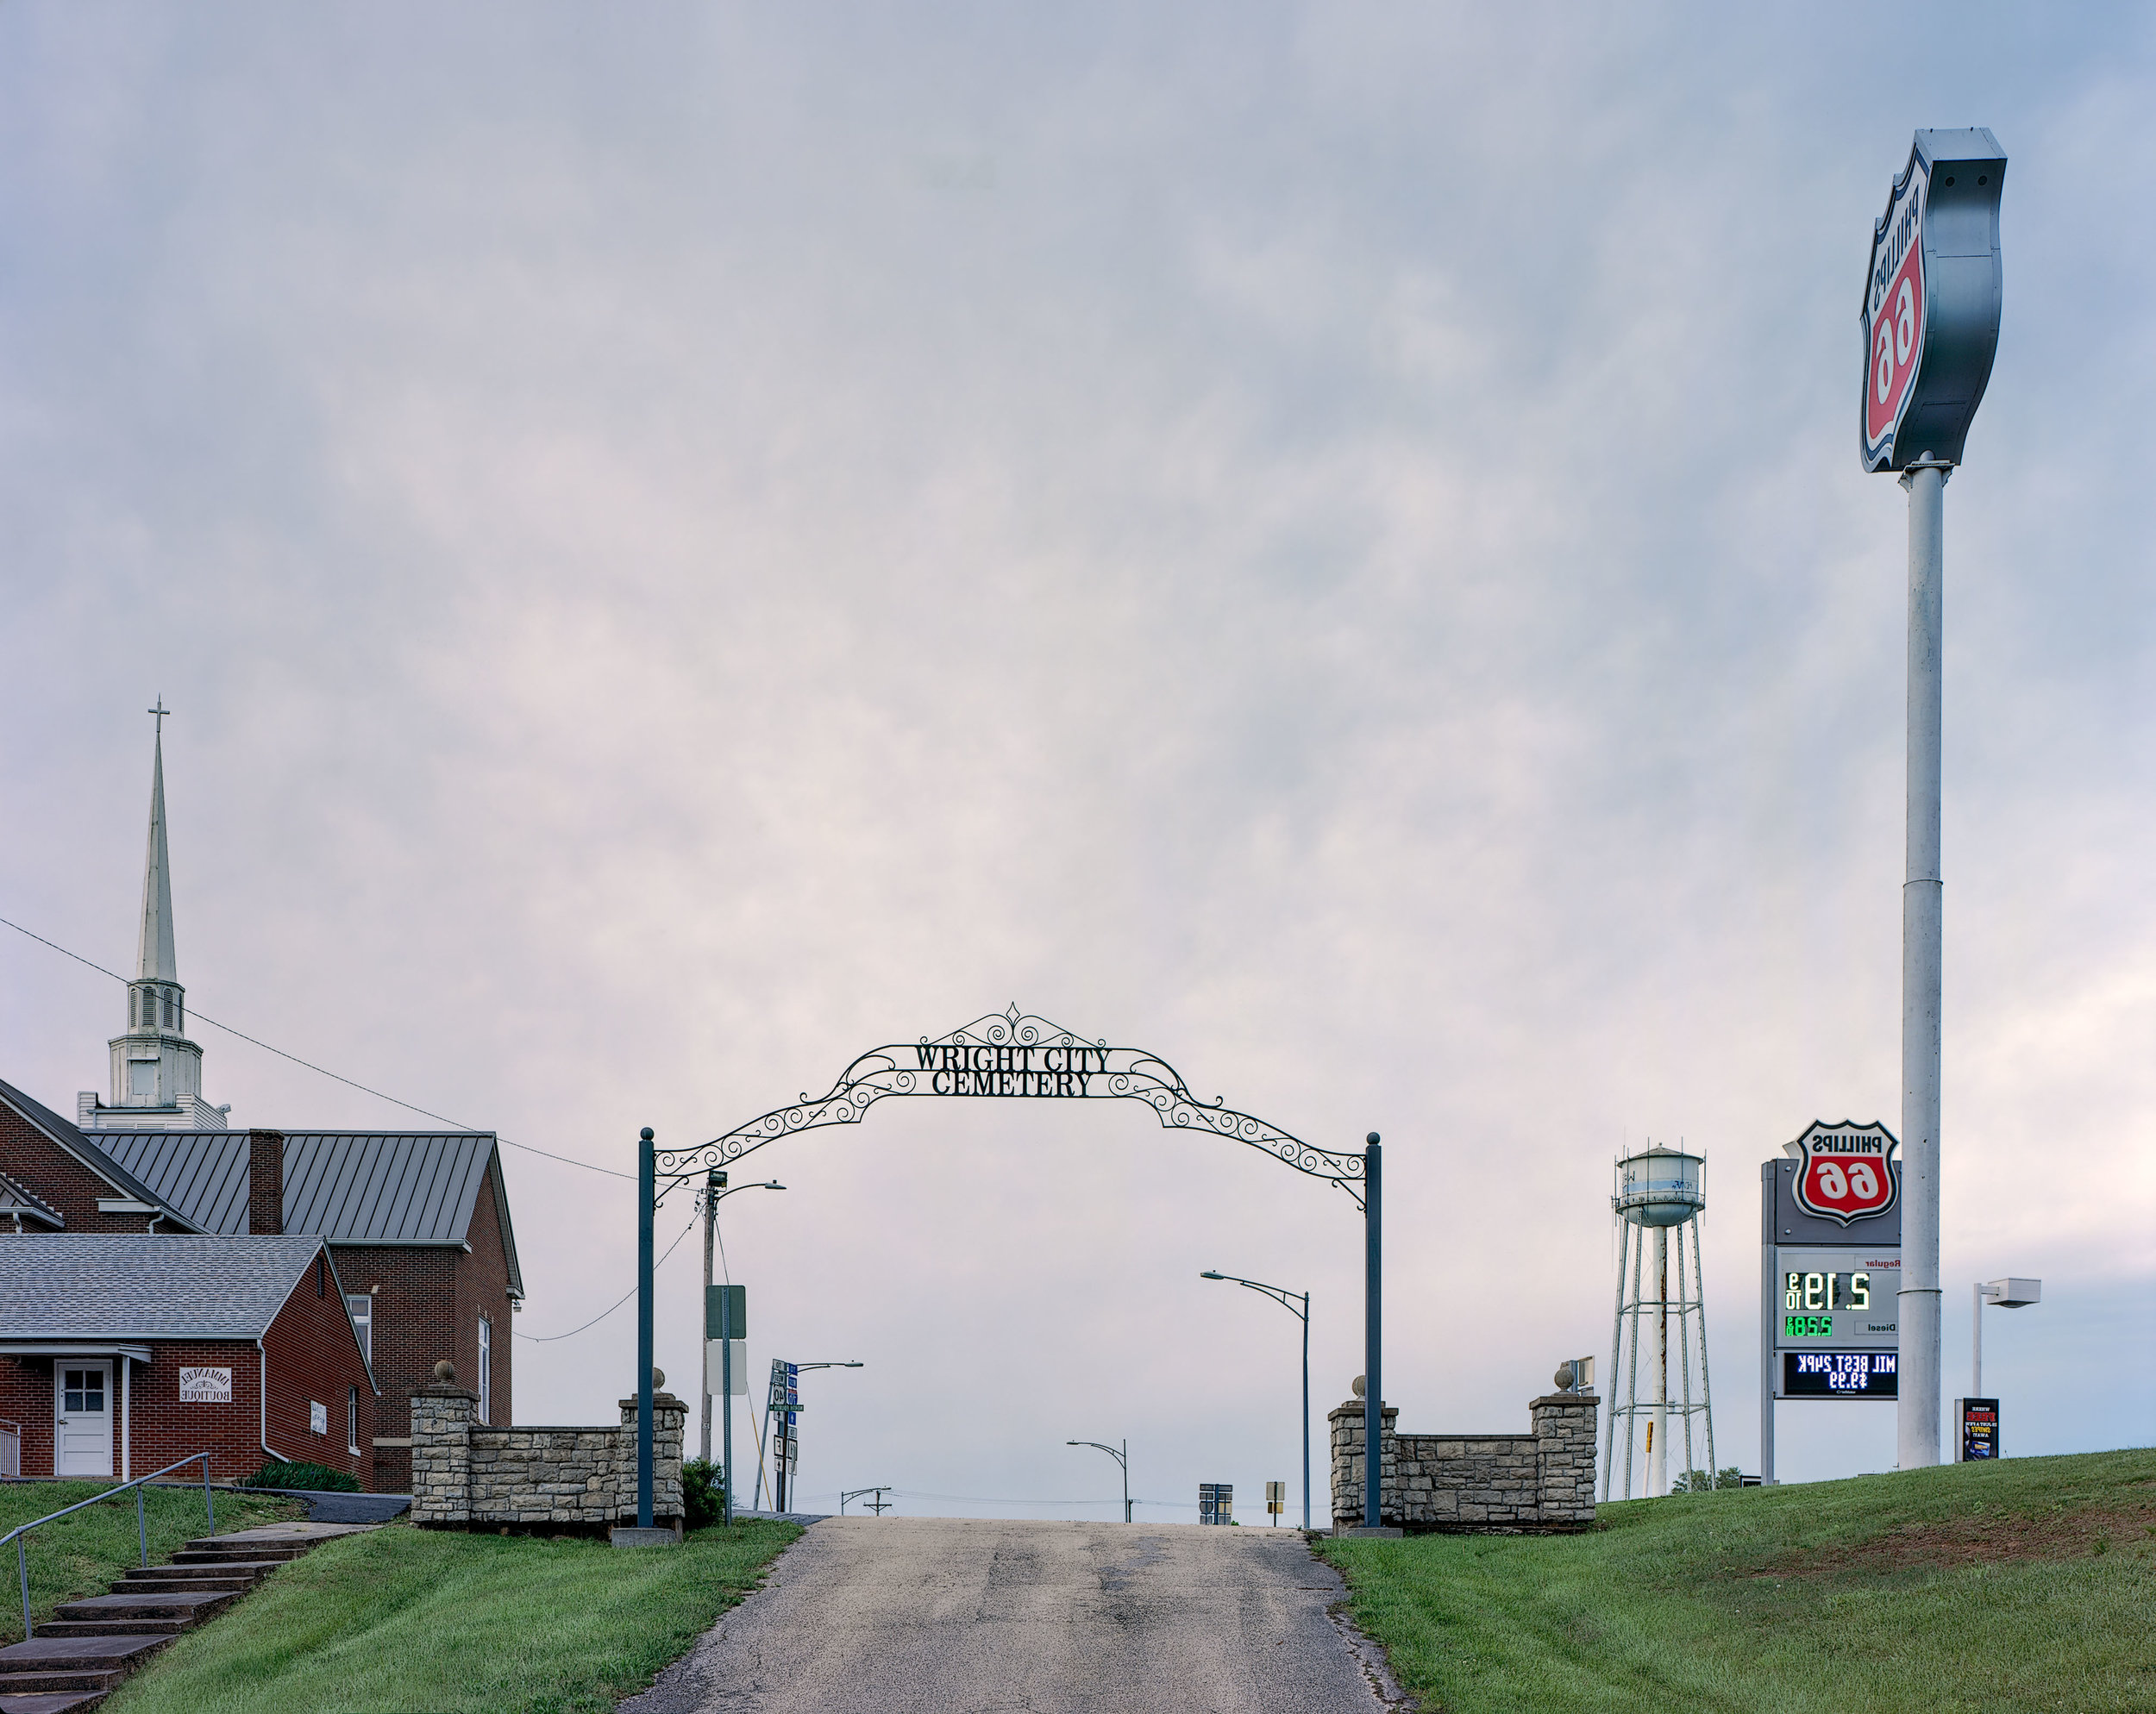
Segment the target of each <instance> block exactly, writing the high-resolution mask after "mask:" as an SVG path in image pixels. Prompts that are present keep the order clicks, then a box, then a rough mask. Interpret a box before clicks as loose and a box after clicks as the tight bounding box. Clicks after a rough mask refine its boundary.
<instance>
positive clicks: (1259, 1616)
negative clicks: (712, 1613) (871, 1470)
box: [621, 1517, 1389, 1714]
mask: <svg viewBox="0 0 2156 1714" xmlns="http://www.w3.org/2000/svg"><path fill="white" fill-rule="evenodd" d="M645 1551H664V1550H663V1549H646V1550H645ZM1343 1596H1344V1589H1343V1587H1342V1586H1341V1583H1340V1580H1339V1577H1338V1573H1335V1572H1333V1571H1332V1569H1331V1568H1330V1567H1326V1566H1325V1565H1323V1564H1321V1563H1320V1562H1319V1561H1317V1560H1316V1559H1314V1558H1313V1557H1312V1556H1311V1554H1310V1550H1309V1548H1307V1547H1306V1546H1305V1545H1304V1543H1303V1541H1302V1538H1301V1536H1300V1535H1298V1534H1297V1533H1295V1532H1294V1531H1293V1530H1289V1529H1256V1528H1253V1529H1207V1528H1201V1527H1200V1526H1198V1525H1195V1524H1168V1525H1154V1524H1145V1523H1137V1524H1119V1523H1016V1522H1008V1521H1003V1520H993V1521H990V1520H974V1519H942V1518H895V1517H886V1518H873V1517H843V1518H838V1517H834V1518H827V1519H825V1520H824V1522H823V1523H818V1524H817V1525H815V1526H814V1527H813V1528H812V1529H810V1530H809V1532H808V1533H807V1534H806V1535H805V1536H803V1537H802V1538H801V1539H800V1540H799V1542H796V1543H794V1545H793V1547H791V1548H788V1549H787V1552H786V1553H785V1554H783V1555H782V1556H781V1557H780V1560H779V1561H778V1564H777V1565H776V1567H774V1570H773V1572H772V1574H771V1577H770V1579H769V1580H768V1582H767V1583H766V1584H765V1586H763V1588H762V1589H761V1590H759V1591H758V1592H756V1593H755V1594H754V1595H752V1596H750V1597H749V1599H748V1600H746V1601H744V1602H743V1603H742V1605H740V1606H738V1607H736V1608H735V1609H733V1610H732V1611H730V1612H729V1613H727V1614H726V1615H725V1616H724V1617H722V1618H721V1619H720V1620H719V1622H718V1624H716V1625H715V1626H713V1627H712V1629H711V1630H710V1631H709V1632H708V1633H707V1634H706V1635H705V1637H704V1638H703V1640H702V1641H701V1642H699V1643H698V1644H697V1646H696V1648H694V1649H693V1651H691V1653H690V1654H689V1655H687V1656H686V1657H685V1658H684V1659H683V1660H681V1661H679V1662H677V1663H676V1664H675V1665H674V1667H670V1668H668V1669H667V1673H665V1674H664V1675H663V1676H662V1677H661V1679H660V1680H659V1681H658V1683H657V1684H655V1686H653V1687H652V1688H651V1689H650V1690H649V1691H647V1692H644V1693H643V1694H642V1695H641V1696H637V1697H633V1698H630V1700H628V1701H626V1702H624V1703H623V1704H622V1705H621V1706H622V1709H623V1710H624V1714H706V1711H710V1714H722V1711H723V1714H746V1711H751V1710H753V1711H755V1714H852V1711H856V1710H858V1711H861V1714H869V1711H875V1714H911V1711H914V1710H920V1711H923V1714H927V1711H934V1714H1081V1711H1083V1714H1108V1711H1116V1714H1145V1711H1151V1710H1161V1711H1163V1714H1165V1711H1174V1714H1378V1711H1380V1710H1382V1709H1384V1708H1386V1707H1387V1706H1388V1699H1381V1697H1380V1694H1379V1692H1378V1690H1377V1689H1376V1685H1377V1684H1378V1683H1380V1682H1386V1681H1384V1680H1382V1668H1378V1667H1376V1663H1375V1656H1374V1655H1371V1654H1369V1645H1367V1644H1366V1643H1363V1642H1361V1641H1360V1639H1359V1638H1358V1637H1356V1636H1353V1634H1352V1633H1351V1632H1349V1631H1348V1630H1345V1629H1344V1627H1343V1626H1341V1625H1339V1624H1336V1623H1335V1622H1334V1620H1333V1619H1332V1617H1331V1615H1330V1614H1329V1613H1328V1611H1327V1609H1328V1607H1329V1606H1330V1605H1331V1604H1332V1603H1334V1602H1336V1601H1338V1600H1339V1599H1341V1598H1342V1597H1343ZM1388 1689H1389V1685H1388Z"/></svg>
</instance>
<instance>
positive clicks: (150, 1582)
mask: <svg viewBox="0 0 2156 1714" xmlns="http://www.w3.org/2000/svg"><path fill="white" fill-rule="evenodd" d="M182 1568H183V1569H185V1570H192V1569H193V1568H194V1567H191V1566H189V1567H182ZM255 1582H256V1579H254V1578H252V1577H172V1576H164V1577H160V1576H159V1575H158V1573H157V1572H156V1571H155V1570H154V1569H152V1570H149V1571H146V1572H144V1573H141V1575H140V1576H136V1575H135V1574H133V1573H129V1574H128V1576H126V1577H123V1578H122V1579H121V1580H120V1581H119V1582H117V1583H116V1584H114V1585H113V1586H112V1592H113V1593H114V1594H116V1595H186V1594H210V1595H244V1594H246V1593H247V1592H248V1590H250V1589H252V1588H253V1587H254V1585H255Z"/></svg>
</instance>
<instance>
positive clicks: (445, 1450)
mask: <svg viewBox="0 0 2156 1714" xmlns="http://www.w3.org/2000/svg"><path fill="white" fill-rule="evenodd" d="M478 1410H479V1394H477V1393H476V1392H467V1391H465V1389H464V1388H462V1387H461V1386H457V1385H456V1384H455V1382H454V1381H437V1382H436V1383H435V1385H434V1386H423V1387H421V1388H419V1389H418V1390H417V1392H414V1393H413V1394H412V1396H411V1521H412V1522H413V1523H419V1524H434V1525H437V1526H440V1525H444V1524H448V1525H455V1526H460V1527H461V1526H462V1525H464V1524H467V1523H470V1522H471V1521H472V1419H473V1416H474V1414H475V1413H476V1412H477V1411H478Z"/></svg>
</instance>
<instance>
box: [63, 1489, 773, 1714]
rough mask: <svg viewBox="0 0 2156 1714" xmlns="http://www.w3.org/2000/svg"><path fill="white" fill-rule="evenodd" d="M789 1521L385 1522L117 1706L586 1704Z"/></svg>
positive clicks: (296, 1566) (271, 1591)
mask: <svg viewBox="0 0 2156 1714" xmlns="http://www.w3.org/2000/svg"><path fill="white" fill-rule="evenodd" d="M800 1533H801V1532H800V1530H799V1529H796V1528H795V1527H793V1525H791V1524H784V1523H736V1524H735V1525H734V1526H733V1527H732V1528H731V1529H699V1530H698V1531H696V1532H695V1533H694V1534H693V1535H692V1536H690V1537H689V1539H688V1541H687V1542H686V1543H685V1544H684V1545H683V1546H681V1547H680V1548H612V1547H609V1546H608V1545H607V1544H606V1543H605V1542H596V1541H590V1540H583V1539H578V1540H564V1541H550V1540H547V1539H545V1538H542V1537H536V1536H479V1535H465V1534H463V1533H461V1532H458V1531H453V1530H435V1529H412V1528H411V1527H410V1526H409V1525H405V1524H402V1523H397V1524H390V1525H387V1526H385V1528H383V1529H377V1530H374V1531H373V1532H372V1533H370V1534H368V1535H365V1536H347V1537H345V1538H343V1539H342V1540H340V1541H335V1542H329V1543H327V1544H325V1545H324V1546H323V1547H319V1548H316V1549H315V1550H314V1551H313V1552H312V1553H310V1554H308V1555H307V1556H306V1557H305V1558H304V1559H301V1560H298V1561H294V1562H293V1563H292V1564H291V1565H289V1566H287V1567H285V1568H284V1569H283V1570H282V1571H279V1572H277V1573H274V1574H273V1576H272V1577H271V1578H270V1579H269V1580H268V1581H266V1583H264V1584H263V1585H262V1586H260V1588H258V1589H257V1590H256V1591H255V1592H254V1593H253V1594H251V1595H249V1596H248V1598H247V1599H246V1600H244V1601H242V1602H241V1603H240V1604H239V1605H237V1606H236V1607H235V1608H233V1609H232V1610H231V1611H229V1612H226V1613H223V1614H221V1615H220V1616H219V1617H216V1618H215V1619H213V1620H211V1621H210V1623H208V1624H207V1625H204V1627H203V1628H202V1630H199V1631H196V1632H193V1633H191V1634H189V1635H187V1636H183V1637H181V1638H180V1640H179V1642H178V1643H177V1644H175V1645H174V1646H173V1647H172V1648H169V1649H167V1650H166V1652H165V1653H164V1655H161V1656H160V1658H159V1659H158V1660H157V1661H156V1662H155V1663H154V1665H152V1666H151V1667H148V1668H147V1670H146V1671H145V1672H144V1673H142V1674H141V1676H140V1677H138V1678H136V1679H134V1680H130V1681H129V1682H128V1684H127V1685H126V1686H123V1687H122V1690H121V1691H120V1692H119V1694H118V1695H116V1696H115V1697H114V1698H112V1700H111V1701H110V1702H109V1703H108V1704H107V1705H106V1707H107V1708H108V1709H109V1710H110V1711H111V1714H202V1711H203V1710H205V1709H216V1711H218V1714H272V1711H274V1714H290V1711H291V1710H293V1709H296V1708H304V1709H307V1710H310V1711H311V1714H338V1711H354V1714H356V1711H362V1710H363V1711H365V1714H467V1711H469V1714H571V1711H577V1714H582V1711H586V1710H604V1709H610V1708H611V1707H612V1706H613V1705H614V1703H615V1701H616V1700H617V1698H620V1697H623V1696H625V1695H628V1694H629V1693H630V1692H633V1691H636V1690H639V1689H641V1688H642V1687H643V1686H645V1685H647V1684H649V1682H650V1681H651V1680H652V1678H653V1677H654V1676H655V1674H656V1673H658V1671H659V1669H660V1668H661V1667H664V1666H666V1665H667V1663H668V1662H669V1661H674V1660H677V1659H678V1658H680V1656H681V1655H683V1654H685V1653H686V1652H687V1650H688V1649H689V1648H690V1646H691V1645H692V1644H693V1643H694V1642H695V1641H696V1639H697V1637H698V1636H699V1635H701V1634H702V1632H704V1631H705V1630H706V1629H708V1628H709V1627H710V1625H711V1621H712V1620H713V1619H715V1618H717V1617H718V1615H719V1613H720V1612H721V1611H724V1609H725V1608H727V1607H729V1606H730V1605H733V1604H734V1603H735V1602H736V1601H737V1600H739V1599H740V1598H742V1596H743V1595H744V1594H746V1593H747V1592H749V1590H750V1589H753V1588H754V1587H755V1585H756V1583H757V1581H758V1580H759V1579H760V1578H761V1576H762V1574H763V1570H764V1567H766V1566H767V1565H768V1564H769V1563H770V1561H771V1560H772V1558H773V1557H774V1555H775V1554H777V1553H778V1551H779V1550H780V1548H783V1547H784V1546H786V1544H787V1542H791V1541H792V1540H793V1538H794V1537H795V1536H799V1534H800Z"/></svg>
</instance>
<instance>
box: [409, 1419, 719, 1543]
mask: <svg viewBox="0 0 2156 1714" xmlns="http://www.w3.org/2000/svg"><path fill="white" fill-rule="evenodd" d="M478 1404H479V1396H478V1394H476V1393H474V1392H471V1391H470V1390H469V1389H467V1388H465V1387H461V1386H455V1385H454V1384H453V1383H452V1384H437V1385H434V1386H424V1387H422V1388H420V1389H418V1390H417V1392H414V1393H413V1395H412V1398H411V1421H412V1450H411V1458H412V1466H411V1497H412V1498H411V1520H412V1522H413V1523H417V1524H420V1525H422V1526H423V1527H427V1528H433V1529H500V1528H504V1527H506V1528H509V1529H537V1530H542V1531H548V1532H559V1531H575V1530H592V1531H597V1530H599V1529H611V1528H612V1527H613V1526H614V1525H616V1524H620V1523H635V1522H636V1400H635V1399H633V1398H624V1399H623V1400H622V1401H621V1407H620V1408H621V1423H620V1425H619V1426H618V1427H607V1428H600V1427H590V1428H486V1427H483V1426H481V1425H479V1423H477V1422H476V1421H475V1420H474V1412H475V1410H476V1407H477V1405H478ZM687 1422H688V1408H687V1406H686V1405H685V1404H682V1403H681V1401H680V1399H678V1398H674V1396H673V1395H672V1394H671V1393H665V1392H661V1393H655V1394H654V1395H653V1398H652V1425H651V1437H652V1447H651V1452H652V1467H651V1500H652V1519H653V1522H654V1523H659V1524H661V1525H666V1524H671V1525H674V1526H675V1527H676V1528H679V1527H680V1523H681V1521H682V1503H681V1451H682V1442H683V1435H684V1432H685V1429H686V1424H687Z"/></svg>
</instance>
